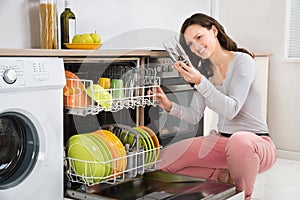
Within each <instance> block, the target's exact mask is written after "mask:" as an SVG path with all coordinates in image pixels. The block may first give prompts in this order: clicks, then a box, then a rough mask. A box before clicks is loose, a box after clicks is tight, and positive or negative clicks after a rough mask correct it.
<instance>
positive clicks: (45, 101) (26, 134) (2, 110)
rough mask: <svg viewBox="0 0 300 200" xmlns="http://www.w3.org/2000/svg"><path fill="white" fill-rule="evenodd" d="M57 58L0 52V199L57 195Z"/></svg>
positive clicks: (47, 198)
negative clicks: (14, 55) (3, 55)
mask: <svg viewBox="0 0 300 200" xmlns="http://www.w3.org/2000/svg"><path fill="white" fill-rule="evenodd" d="M63 69H64V67H63V60H62V59H60V58H43V57H39V58H32V57H1V58H0V76H1V78H0V199H1V200H10V199H32V200H34V199H36V200H38V199H39V200H40V199H43V200H53V199H63V112H62V108H63V99H62V88H63V86H64V85H65V77H64V71H63Z"/></svg>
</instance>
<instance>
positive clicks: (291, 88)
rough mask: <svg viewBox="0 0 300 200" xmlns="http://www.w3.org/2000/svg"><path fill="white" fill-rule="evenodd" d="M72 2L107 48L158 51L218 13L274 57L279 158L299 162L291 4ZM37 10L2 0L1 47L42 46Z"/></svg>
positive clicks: (241, 37) (298, 70) (251, 45)
mask: <svg viewBox="0 0 300 200" xmlns="http://www.w3.org/2000/svg"><path fill="white" fill-rule="evenodd" d="M71 1H72V0H71ZM175 2H176V3H175ZM216 2H219V5H218V4H217V5H218V6H217V7H219V12H216V11H215V10H214V9H212V10H213V11H212V10H211V7H210V5H211V3H216ZM71 3H72V10H74V12H75V13H76V15H77V20H78V22H77V32H78V33H83V32H93V31H94V30H97V31H98V33H100V34H101V36H102V38H103V40H104V43H107V45H104V48H105V46H106V48H113V47H119V48H129V47H134V48H137V47H142V48H145V47H149V48H150V47H154V48H157V47H158V46H160V42H157V41H156V42H155V40H152V39H153V38H159V39H158V40H161V39H163V38H164V37H166V36H168V35H169V34H170V33H174V32H177V31H178V30H179V27H180V25H181V23H182V21H183V20H184V19H185V18H186V17H187V16H190V15H191V14H192V13H194V12H196V11H197V12H198V11H199V12H200V11H201V12H202V11H203V12H206V13H211V12H215V13H214V15H217V16H218V18H219V20H220V21H221V23H222V24H223V25H224V27H225V29H226V30H227V32H228V34H229V35H231V36H232V37H233V39H234V40H235V41H237V43H238V44H239V46H241V47H246V48H248V49H249V50H251V51H257V52H270V53H271V54H272V56H271V57H270V71H269V98H268V116H267V117H268V124H269V126H270V131H271V136H272V138H273V140H274V142H275V144H276V147H277V149H278V153H279V155H280V156H285V157H289V158H294V159H299V160H300V145H299V144H298V142H297V141H300V134H299V133H298V132H299V130H300V123H299V121H298V120H299V115H300V114H299V113H300V104H299V102H300V93H299V89H298V88H297V86H298V85H300V84H299V82H300V79H299V74H300V63H293V62H284V61H283V60H282V59H283V55H284V33H285V31H284V28H285V3H286V0H264V1H261V0H252V1H245V0H242V1H237V0H226V1H220V0H186V1H173V0H164V1H158V0H152V1H139V0H123V1H117V0H109V1H107V0H85V1H72V2H71ZM171 4H173V5H172V7H171ZM38 6H39V1H38V0H10V1H7V0H0V26H1V32H0V48H38V47H39V8H38ZM213 8H214V6H213ZM62 10H63V1H62V0H58V13H61V12H62ZM129 33H134V37H129ZM125 36H126V37H125ZM143 41H150V42H149V43H144V42H143ZM133 42H134V43H135V44H133ZM141 42H143V43H141Z"/></svg>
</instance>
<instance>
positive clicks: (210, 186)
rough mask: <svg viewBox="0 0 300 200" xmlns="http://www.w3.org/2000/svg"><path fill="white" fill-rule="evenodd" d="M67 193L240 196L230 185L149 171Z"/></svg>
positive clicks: (146, 198) (90, 199)
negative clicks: (126, 179) (84, 191)
mask: <svg viewBox="0 0 300 200" xmlns="http://www.w3.org/2000/svg"><path fill="white" fill-rule="evenodd" d="M67 194H68V196H70V197H72V198H76V199H86V200H95V199H124V200H129V199H139V200H154V199H157V200H158V199H178V200H179V199H189V200H194V199H195V200H196V199H197V200H198V199H206V200H207V199H228V198H232V197H234V196H236V197H237V198H234V199H243V194H242V193H237V192H236V190H235V186H234V185H230V184H226V183H221V182H216V181H209V180H204V179H198V178H192V177H187V176H181V175H176V174H170V173H166V172H161V171H152V172H148V173H145V174H144V175H143V176H140V177H137V178H134V179H130V180H128V181H124V182H121V183H119V184H115V185H107V184H100V185H95V186H93V187H90V188H88V190H87V193H82V192H80V191H76V190H67Z"/></svg>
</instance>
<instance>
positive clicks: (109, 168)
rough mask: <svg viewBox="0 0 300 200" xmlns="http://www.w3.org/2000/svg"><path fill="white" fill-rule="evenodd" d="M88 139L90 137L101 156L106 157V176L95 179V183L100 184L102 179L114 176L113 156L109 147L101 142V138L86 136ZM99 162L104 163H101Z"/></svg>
mask: <svg viewBox="0 0 300 200" xmlns="http://www.w3.org/2000/svg"><path fill="white" fill-rule="evenodd" d="M86 137H89V138H90V139H92V140H93V141H94V142H95V143H96V145H97V146H98V147H99V149H100V152H99V154H103V156H104V162H105V163H104V165H105V171H104V175H103V176H98V177H99V179H95V180H94V182H100V181H101V180H102V179H101V178H100V177H106V176H109V175H111V174H112V172H113V162H111V161H112V160H113V157H112V154H111V152H110V151H109V149H108V147H107V146H106V144H105V142H104V141H102V140H100V138H99V137H97V136H95V135H92V134H86ZM99 162H103V161H100V160H99Z"/></svg>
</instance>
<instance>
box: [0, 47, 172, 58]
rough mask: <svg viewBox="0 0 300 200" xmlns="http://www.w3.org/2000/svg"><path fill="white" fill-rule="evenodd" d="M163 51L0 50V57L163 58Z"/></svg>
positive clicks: (164, 53)
mask: <svg viewBox="0 0 300 200" xmlns="http://www.w3.org/2000/svg"><path fill="white" fill-rule="evenodd" d="M164 55H167V54H166V52H165V51H163V50H144V49H140V50H139V49H138V50H132V49H99V50H73V49H72V50H70V49H0V56H18V57H23V56H25V57H30V56H46V57H48V56H49V57H87V56H90V57H119V56H138V57H139V56H164Z"/></svg>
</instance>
